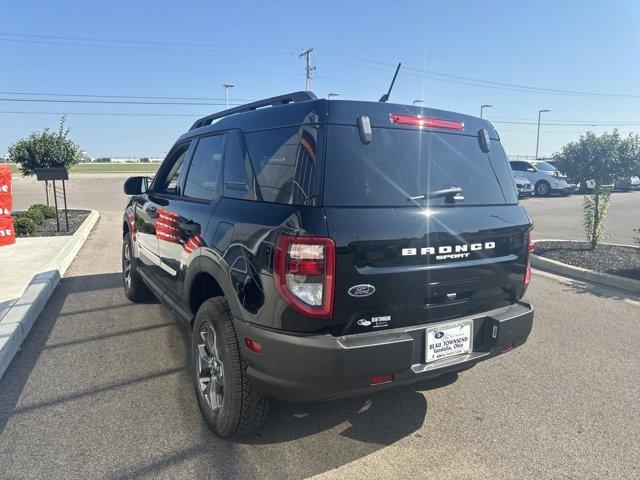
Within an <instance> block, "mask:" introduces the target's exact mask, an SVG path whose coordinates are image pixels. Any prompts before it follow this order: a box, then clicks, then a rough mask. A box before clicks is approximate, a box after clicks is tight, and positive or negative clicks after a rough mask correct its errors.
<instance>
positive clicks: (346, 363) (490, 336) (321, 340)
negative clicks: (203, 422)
mask: <svg viewBox="0 0 640 480" xmlns="http://www.w3.org/2000/svg"><path fill="white" fill-rule="evenodd" d="M466 318H468V319H472V320H473V324H474V329H473V331H474V333H473V335H474V341H473V345H474V350H473V352H471V353H469V354H466V355H462V356H458V357H451V358H448V359H443V360H438V361H436V362H433V363H430V364H426V363H425V362H424V359H425V353H424V352H425V329H426V326H427V325H422V326H420V327H406V328H398V329H390V330H385V331H380V332H372V333H364V334H356V335H347V336H342V337H334V336H332V335H328V334H327V335H313V336H308V335H306V336H297V335H291V334H286V333H282V332H275V331H271V330H266V329H264V328H260V327H257V326H255V325H253V324H250V323H247V322H244V321H237V322H236V329H237V333H238V337H239V341H240V344H241V348H242V350H243V355H244V357H245V359H246V361H247V364H248V367H247V374H248V376H249V378H250V379H251V381H252V383H253V384H254V385H255V386H256V387H257V388H258V389H260V390H262V391H263V392H265V393H266V394H268V395H270V396H273V397H275V398H279V399H282V400H286V401H291V402H311V401H317V400H327V399H333V398H339V397H347V396H352V395H360V394H365V393H369V392H373V391H378V390H382V389H385V388H389V387H393V386H399V385H406V384H410V383H413V382H417V381H420V380H423V379H428V378H433V377H437V376H439V375H442V374H444V373H448V372H452V371H459V370H464V369H466V368H470V367H472V366H473V365H475V364H476V363H478V362H481V361H483V360H487V359H489V358H491V357H495V356H497V355H500V354H501V353H504V352H506V351H507V350H510V349H512V348H514V347H518V346H520V345H522V344H523V343H524V342H525V341H526V340H527V337H528V336H529V333H530V332H531V327H532V324H533V307H532V305H531V303H530V301H529V300H527V299H523V300H521V301H519V302H517V303H515V304H513V305H510V306H509V307H505V308H501V309H497V310H492V311H490V312H485V313H483V314H479V315H473V316H470V317H466ZM454 320H462V319H454ZM429 326H431V324H430V325H429ZM245 338H250V339H252V340H254V341H257V342H260V343H261V344H262V353H261V354H257V353H254V352H252V351H249V350H248V349H247V348H246V345H245ZM375 375H394V380H393V381H392V382H389V383H385V384H381V385H371V377H373V376H375Z"/></svg>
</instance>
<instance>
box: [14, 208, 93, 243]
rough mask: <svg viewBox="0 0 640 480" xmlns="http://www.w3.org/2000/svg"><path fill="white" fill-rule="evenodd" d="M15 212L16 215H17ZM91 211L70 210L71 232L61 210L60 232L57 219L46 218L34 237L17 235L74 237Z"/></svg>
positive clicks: (37, 228)
mask: <svg viewBox="0 0 640 480" xmlns="http://www.w3.org/2000/svg"><path fill="white" fill-rule="evenodd" d="M17 213H18V212H15V213H14V215H17ZM89 213H90V211H89V210H68V215H69V231H68V232H67V223H66V222H65V217H64V210H59V217H60V231H59V232H58V228H57V226H56V219H55V218H45V219H44V221H43V222H42V224H40V225H38V226H37V227H36V233H35V234H34V235H16V236H17V237H19V238H21V237H57V236H59V235H73V234H74V233H75V231H76V230H78V228H80V225H82V222H84V219H85V218H87V215H89Z"/></svg>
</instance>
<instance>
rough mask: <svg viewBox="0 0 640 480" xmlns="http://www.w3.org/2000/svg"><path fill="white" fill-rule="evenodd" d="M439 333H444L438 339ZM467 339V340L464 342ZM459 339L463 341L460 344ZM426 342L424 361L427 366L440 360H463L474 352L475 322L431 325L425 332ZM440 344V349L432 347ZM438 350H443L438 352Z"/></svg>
mask: <svg viewBox="0 0 640 480" xmlns="http://www.w3.org/2000/svg"><path fill="white" fill-rule="evenodd" d="M439 332H440V333H442V336H441V337H440V338H437V337H436V334H438V333H439ZM465 338H466V340H464V339H465ZM457 339H463V340H462V341H460V342H458V341H457ZM446 341H451V343H448V344H445V342H446ZM424 342H425V353H424V360H425V363H426V364H427V365H429V364H432V363H434V362H437V361H439V360H445V359H447V360H448V359H452V358H456V357H460V358H461V357H463V356H464V355H468V354H470V353H471V352H473V320H453V321H451V322H444V323H439V324H437V325H431V326H429V327H427V328H426V330H425V340H424ZM438 343H440V344H441V345H440V346H439V347H434V348H431V347H430V346H431V345H436V344H438ZM459 344H460V345H461V346H459ZM447 347H449V348H447ZM437 348H440V349H441V350H440V351H438V352H436V351H435V350H436V349H437Z"/></svg>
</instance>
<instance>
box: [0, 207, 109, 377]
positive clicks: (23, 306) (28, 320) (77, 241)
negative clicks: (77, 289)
mask: <svg viewBox="0 0 640 480" xmlns="http://www.w3.org/2000/svg"><path fill="white" fill-rule="evenodd" d="M98 217H99V214H98V211H97V210H91V212H90V213H89V215H88V216H87V218H86V219H85V220H84V222H83V223H82V225H80V228H78V230H77V231H76V232H75V233H74V234H73V235H72V236H71V241H70V242H69V243H67V244H66V245H65V246H64V247H63V248H62V249H61V250H60V251H59V252H58V254H57V255H56V256H55V257H53V259H52V260H51V262H50V263H49V265H47V267H46V269H45V271H43V272H41V273H38V274H36V275H35V276H34V277H33V278H32V279H31V282H30V283H29V285H28V286H27V288H26V289H25V291H24V293H23V294H22V296H21V297H20V298H19V299H17V300H15V301H14V302H13V304H12V305H11V306H10V307H9V308H8V310H7V311H6V312H5V314H4V316H3V317H2V319H1V320H0V378H2V375H3V374H4V372H5V371H6V370H7V368H8V367H9V364H10V363H11V360H13V357H14V356H15V354H16V353H17V352H18V350H19V348H20V345H22V342H23V341H24V339H25V338H26V337H27V335H28V333H29V330H31V327H32V326H33V324H34V323H35V321H36V320H37V318H38V316H39V315H40V313H41V312H42V310H43V309H44V307H45V305H46V304H47V301H48V300H49V297H50V296H51V294H52V293H53V290H54V289H55V288H56V285H58V282H59V281H60V279H61V278H62V276H63V275H64V274H65V272H66V271H67V268H69V265H71V262H72V261H73V259H74V258H76V255H77V254H78V251H80V248H81V247H82V245H84V242H85V241H86V240H87V237H88V236H89V233H90V232H91V229H92V228H93V227H94V225H95V224H96V222H97V221H98Z"/></svg>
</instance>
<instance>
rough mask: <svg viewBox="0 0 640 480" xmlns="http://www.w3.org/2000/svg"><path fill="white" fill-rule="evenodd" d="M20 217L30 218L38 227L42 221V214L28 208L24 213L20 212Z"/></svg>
mask: <svg viewBox="0 0 640 480" xmlns="http://www.w3.org/2000/svg"><path fill="white" fill-rule="evenodd" d="M20 216H25V217H28V218H30V219H31V220H33V221H34V222H35V224H36V225H40V224H41V223H42V222H43V221H44V214H43V213H42V212H41V211H40V210H38V209H37V208H35V209H34V208H30V209H29V210H27V211H26V212H22V213H21V214H20Z"/></svg>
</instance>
